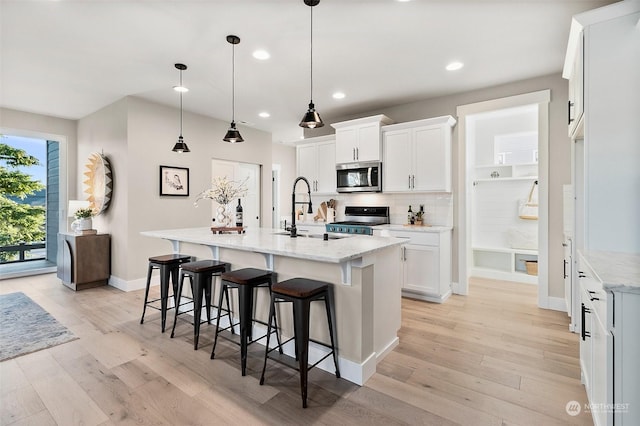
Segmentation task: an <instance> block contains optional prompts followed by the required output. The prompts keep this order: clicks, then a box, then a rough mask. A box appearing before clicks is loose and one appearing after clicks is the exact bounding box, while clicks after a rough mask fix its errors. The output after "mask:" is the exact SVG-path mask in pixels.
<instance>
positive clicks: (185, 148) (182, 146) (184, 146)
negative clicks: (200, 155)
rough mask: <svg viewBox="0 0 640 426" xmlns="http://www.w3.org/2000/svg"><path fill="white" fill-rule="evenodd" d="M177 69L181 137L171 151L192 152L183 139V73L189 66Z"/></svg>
mask: <svg viewBox="0 0 640 426" xmlns="http://www.w3.org/2000/svg"><path fill="white" fill-rule="evenodd" d="M175 67H176V68H177V69H178V70H180V86H177V87H180V88H181V90H179V93H180V136H178V142H176V144H175V145H174V146H173V149H172V150H171V151H173V152H191V150H190V149H189V147H188V146H187V144H186V143H185V141H184V138H183V137H182V92H184V86H182V71H184V70H186V69H187V66H186V65H185V64H175Z"/></svg>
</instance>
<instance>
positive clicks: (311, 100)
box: [309, 6, 313, 103]
mask: <svg viewBox="0 0 640 426" xmlns="http://www.w3.org/2000/svg"><path fill="white" fill-rule="evenodd" d="M309 9H311V25H309V27H310V32H311V36H310V37H309V38H310V39H311V93H310V95H309V98H310V102H311V103H313V6H311V7H310V8H309Z"/></svg>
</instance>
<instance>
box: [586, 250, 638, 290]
mask: <svg viewBox="0 0 640 426" xmlns="http://www.w3.org/2000/svg"><path fill="white" fill-rule="evenodd" d="M580 254H582V257H583V258H584V259H585V260H586V261H587V263H589V266H591V268H592V269H593V271H594V272H595V273H596V274H597V275H598V278H599V279H600V281H602V286H603V287H604V288H605V289H606V290H619V291H625V290H640V254H635V253H617V252H607V251H596V250H584V251H580Z"/></svg>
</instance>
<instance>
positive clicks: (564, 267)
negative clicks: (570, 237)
mask: <svg viewBox="0 0 640 426" xmlns="http://www.w3.org/2000/svg"><path fill="white" fill-rule="evenodd" d="M567 263H568V262H567V261H566V260H564V261H563V262H562V271H563V274H564V277H565V278H568V277H569V275H567Z"/></svg>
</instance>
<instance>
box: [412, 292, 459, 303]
mask: <svg viewBox="0 0 640 426" xmlns="http://www.w3.org/2000/svg"><path fill="white" fill-rule="evenodd" d="M402 296H403V297H408V298H411V299H418V300H424V301H426V302H433V303H443V302H444V301H445V300H447V299H448V298H449V296H451V290H449V291H447V292H446V293H445V294H443V295H442V296H428V295H426V294H422V293H418V292H413V291H411V290H404V289H403V290H402Z"/></svg>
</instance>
